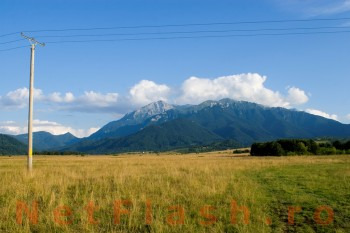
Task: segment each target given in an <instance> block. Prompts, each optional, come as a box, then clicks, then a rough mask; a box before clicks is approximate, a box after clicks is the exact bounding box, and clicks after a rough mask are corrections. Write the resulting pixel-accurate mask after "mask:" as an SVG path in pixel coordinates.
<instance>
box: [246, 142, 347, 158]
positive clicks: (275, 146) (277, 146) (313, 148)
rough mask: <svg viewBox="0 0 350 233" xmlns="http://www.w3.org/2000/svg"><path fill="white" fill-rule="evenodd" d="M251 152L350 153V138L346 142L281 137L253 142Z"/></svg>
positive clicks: (275, 154)
mask: <svg viewBox="0 0 350 233" xmlns="http://www.w3.org/2000/svg"><path fill="white" fill-rule="evenodd" d="M250 154H251V155H253V156H289V155H335V154H350V140H349V141H345V142H341V141H339V140H337V141H332V142H316V141H314V140H311V139H281V140H277V141H271V142H264V143H253V144H252V146H251V150H250Z"/></svg>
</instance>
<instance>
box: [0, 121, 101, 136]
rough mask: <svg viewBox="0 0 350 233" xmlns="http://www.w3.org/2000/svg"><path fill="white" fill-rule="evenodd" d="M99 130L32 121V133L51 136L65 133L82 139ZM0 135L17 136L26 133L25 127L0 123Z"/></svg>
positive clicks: (9, 122)
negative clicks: (43, 132)
mask: <svg viewBox="0 0 350 233" xmlns="http://www.w3.org/2000/svg"><path fill="white" fill-rule="evenodd" d="M97 130H99V128H98V127H92V128H89V129H76V128H73V127H70V126H65V125H62V124H59V123H57V122H53V121H42V120H38V119H35V120H33V132H39V131H46V132H49V133H51V134H53V135H60V134H65V133H68V132H69V133H71V134H73V135H74V136H76V137H79V138H82V137H87V136H90V135H91V134H93V133H95V132H96V131H97ZM0 133H3V134H10V135H18V134H25V133H28V127H27V126H20V124H18V123H16V122H14V121H4V122H0Z"/></svg>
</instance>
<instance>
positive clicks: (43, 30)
mask: <svg viewBox="0 0 350 233" xmlns="http://www.w3.org/2000/svg"><path fill="white" fill-rule="evenodd" d="M341 20H350V18H349V17H343V18H321V19H287V20H262V21H237V22H217V23H189V24H163V25H139V26H115V27H95V28H66V29H42V30H26V31H21V32H26V33H33V32H64V31H92V30H111V29H139V28H166V27H193V26H214V25H239V24H266V23H291V22H316V21H341ZM17 33H20V32H12V33H7V34H3V35H0V37H5V36H10V35H15V34H17Z"/></svg>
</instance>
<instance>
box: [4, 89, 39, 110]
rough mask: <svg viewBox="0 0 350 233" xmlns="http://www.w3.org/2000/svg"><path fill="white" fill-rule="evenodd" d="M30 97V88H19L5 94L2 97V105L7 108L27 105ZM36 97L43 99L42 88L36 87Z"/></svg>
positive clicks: (36, 98)
mask: <svg viewBox="0 0 350 233" xmlns="http://www.w3.org/2000/svg"><path fill="white" fill-rule="evenodd" d="M28 98H29V90H28V88H25V87H24V88H19V89H17V90H14V91H10V92H8V93H7V94H6V95H5V96H3V97H0V105H2V106H4V107H5V108H23V107H25V106H27V104H28ZM34 99H35V100H41V99H43V93H42V90H40V89H34Z"/></svg>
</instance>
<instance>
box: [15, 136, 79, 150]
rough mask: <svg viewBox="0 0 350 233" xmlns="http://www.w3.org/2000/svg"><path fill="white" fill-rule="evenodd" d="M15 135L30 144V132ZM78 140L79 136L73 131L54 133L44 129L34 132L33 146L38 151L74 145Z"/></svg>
mask: <svg viewBox="0 0 350 233" xmlns="http://www.w3.org/2000/svg"><path fill="white" fill-rule="evenodd" d="M13 137H14V138H15V139H17V140H18V141H20V142H22V143H23V144H26V145H28V134H20V135H16V136H13ZM78 141H79V138H77V137H75V136H73V135H72V134H71V133H66V134H62V135H53V134H51V133H48V132H44V131H40V132H34V133H33V148H34V150H37V151H45V150H55V149H58V148H61V147H64V146H69V145H72V144H74V143H76V142H78Z"/></svg>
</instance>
